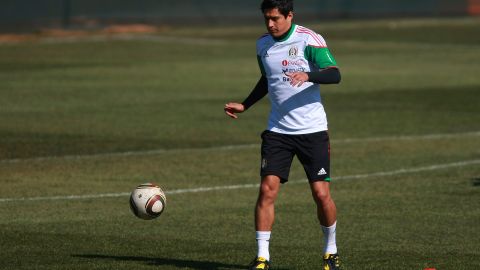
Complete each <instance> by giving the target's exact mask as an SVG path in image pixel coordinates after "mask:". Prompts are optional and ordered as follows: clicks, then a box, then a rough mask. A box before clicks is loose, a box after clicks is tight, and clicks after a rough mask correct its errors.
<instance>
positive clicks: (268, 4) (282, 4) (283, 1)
mask: <svg viewBox="0 0 480 270" xmlns="http://www.w3.org/2000/svg"><path fill="white" fill-rule="evenodd" d="M274 8H278V11H279V12H280V14H282V15H283V16H285V17H287V16H288V14H289V13H290V11H293V0H263V2H262V6H261V8H260V9H261V10H262V12H263V13H265V11H266V10H270V9H274Z"/></svg>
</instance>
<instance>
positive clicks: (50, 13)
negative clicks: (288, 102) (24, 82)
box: [0, 0, 480, 31]
mask: <svg viewBox="0 0 480 270" xmlns="http://www.w3.org/2000/svg"><path fill="white" fill-rule="evenodd" d="M260 2H261V1H260V0H228V1H227V0H175V1H165V0H95V1H93V0H1V3H0V5H1V7H0V30H1V31H20V30H27V31H29V30H30V31H31V30H35V29H38V28H42V27H62V26H63V27H99V26H102V25H106V24H111V23H151V24H193V23H194V24H221V23H225V24H248V23H253V22H255V23H258V21H259V20H260V21H261V20H262V18H261V13H260V12H259V5H260ZM295 12H296V19H297V20H299V19H301V20H325V19H332V18H372V17H375V18H378V17H418V16H431V17H438V16H462V15H480V0H297V1H296V2H295Z"/></svg>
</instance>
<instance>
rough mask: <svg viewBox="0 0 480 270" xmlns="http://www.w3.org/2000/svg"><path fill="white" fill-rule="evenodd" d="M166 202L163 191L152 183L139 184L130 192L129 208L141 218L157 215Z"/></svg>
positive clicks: (162, 209) (160, 212)
mask: <svg viewBox="0 0 480 270" xmlns="http://www.w3.org/2000/svg"><path fill="white" fill-rule="evenodd" d="M166 203H167V197H165V193H164V192H163V190H162V189H161V188H160V187H159V186H157V185H155V184H153V183H145V184H141V185H139V186H138V187H136V188H135V189H134V190H133V191H132V194H130V209H132V212H133V214H135V216H137V217H139V218H141V219H147V220H148V219H154V218H157V217H159V216H160V215H161V214H162V213H163V211H164V210H165V206H166Z"/></svg>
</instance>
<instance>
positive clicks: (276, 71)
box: [257, 24, 337, 134]
mask: <svg viewBox="0 0 480 270" xmlns="http://www.w3.org/2000/svg"><path fill="white" fill-rule="evenodd" d="M257 58H258V63H259V66H260V70H261V72H262V75H264V76H265V77H266V78H267V80H268V95H269V99H270V102H271V107H272V108H271V111H270V116H269V119H268V128H267V129H268V130H271V131H274V132H278V133H283V134H308V133H314V132H319V131H324V130H327V129H328V125H327V117H326V114H325V110H324V108H323V105H322V100H321V97H320V86H319V85H318V84H314V83H311V82H305V83H303V85H302V86H300V87H298V86H291V85H290V80H289V78H288V77H287V76H286V75H285V72H295V71H302V72H309V71H316V70H319V69H322V68H326V67H332V66H336V65H337V64H336V62H335V59H334V58H333V56H332V55H331V53H330V51H329V50H328V48H327V45H326V43H325V40H324V39H323V37H322V36H320V35H319V34H317V33H315V32H313V31H312V30H310V29H308V28H305V27H302V26H299V25H295V24H292V27H291V28H290V30H289V32H288V33H287V35H286V36H285V37H284V38H283V39H281V40H277V39H275V38H273V37H272V36H271V35H270V34H265V35H263V36H262V37H260V38H259V39H258V40H257Z"/></svg>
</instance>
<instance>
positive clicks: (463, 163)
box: [0, 159, 480, 203]
mask: <svg viewBox="0 0 480 270" xmlns="http://www.w3.org/2000/svg"><path fill="white" fill-rule="evenodd" d="M476 164H480V159H474V160H465V161H459V162H452V163H444V164H434V165H430V166H423V167H416V168H410V169H398V170H393V171H383V172H374V173H366V174H355V175H345V176H338V177H335V180H352V179H364V178H371V177H379V176H385V177H386V176H393V175H400V174H409V173H417V172H427V171H437V170H445V169H448V168H454V167H464V166H469V165H476ZM306 181H307V180H306V179H303V180H293V181H289V183H291V184H298V183H305V182H306ZM258 187H259V184H239V185H229V186H213V187H199V188H190V189H174V190H170V191H166V192H165V193H166V194H167V195H173V194H185V193H200V192H208V191H218V190H236V189H247V188H258ZM129 195H130V193H129V192H119V193H104V194H87V195H67V196H50V197H22V198H0V203H5V202H23V201H58V200H82V199H101V198H116V197H127V196H129Z"/></svg>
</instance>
